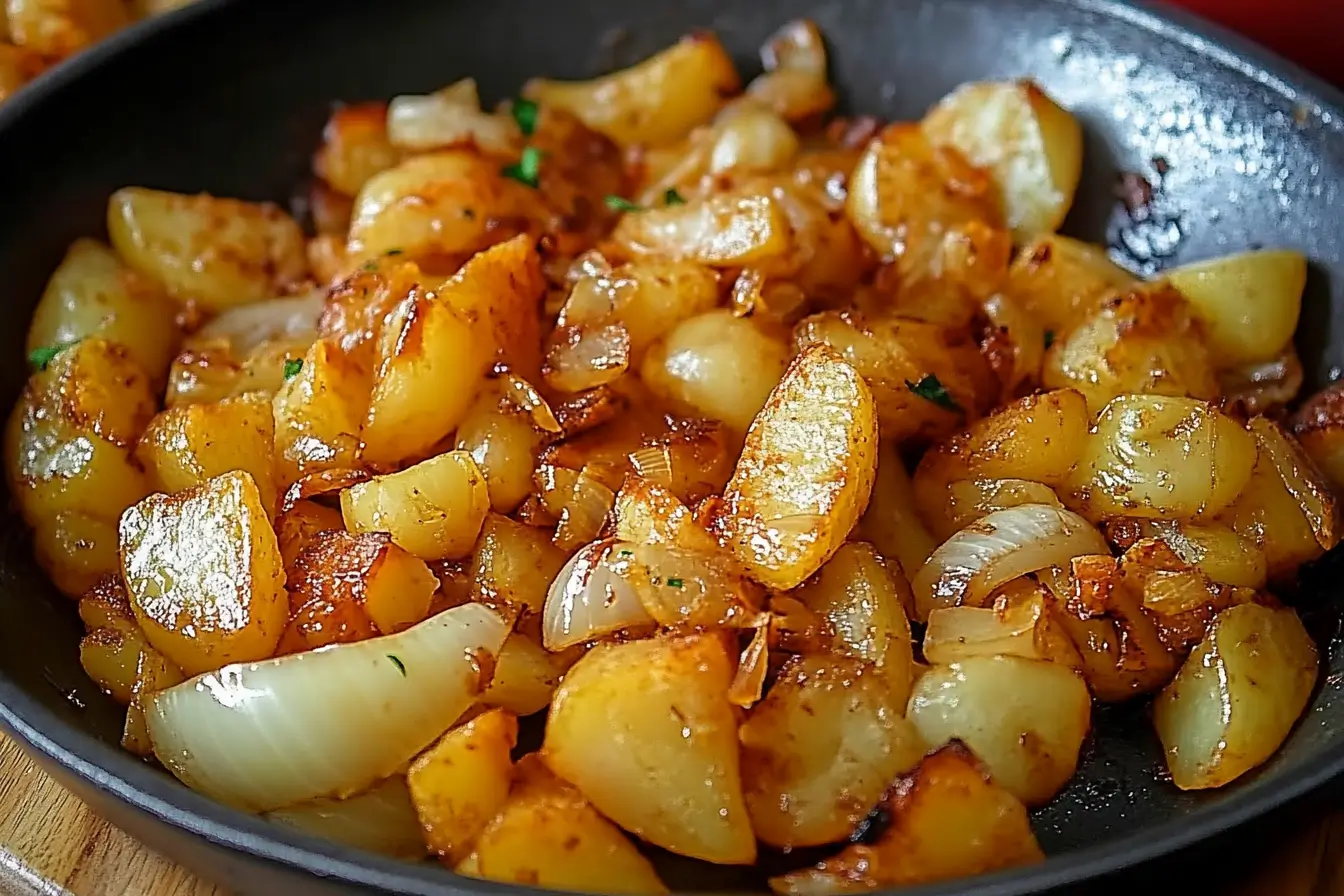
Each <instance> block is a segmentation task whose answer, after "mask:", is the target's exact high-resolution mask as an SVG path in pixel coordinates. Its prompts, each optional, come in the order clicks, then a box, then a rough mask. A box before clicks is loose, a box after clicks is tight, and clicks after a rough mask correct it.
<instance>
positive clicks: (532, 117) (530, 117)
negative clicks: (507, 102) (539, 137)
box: [509, 97, 537, 137]
mask: <svg viewBox="0 0 1344 896" xmlns="http://www.w3.org/2000/svg"><path fill="white" fill-rule="evenodd" d="M509 111H510V112H512V113H513V120H514V121H516V122H518V129H519V130H521V131H522V132H523V135H524V136H526V137H530V136H532V132H533V131H535V130H536V129H537V104H536V103H534V102H532V101H531V100H525V99H522V98H521V97H520V98H519V99H516V100H514V101H513V106H512V107H511V108H510V109H509Z"/></svg>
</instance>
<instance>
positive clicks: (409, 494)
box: [341, 451, 490, 560]
mask: <svg viewBox="0 0 1344 896" xmlns="http://www.w3.org/2000/svg"><path fill="white" fill-rule="evenodd" d="M489 509H490V495H489V492H488V491H487V490H486V487H485V477H484V476H482V475H481V471H480V470H479V469H478V468H477V467H476V462H475V461H473V460H472V459H471V456H470V455H468V454H467V453H465V452H463V451H450V452H448V453H447V454H440V455H439V456H438V457H432V458H430V459H429V460H426V461H421V462H420V463H418V464H416V465H414V466H411V467H407V468H406V469H404V470H401V471H400V472H397V473H389V474H387V475H386V476H375V477H374V478H373V479H370V480H369V481H368V482H362V483H359V484H357V485H353V486H351V487H350V488H347V489H346V490H345V491H343V492H341V516H342V517H343V518H344V519H345V527H346V528H347V529H349V530H350V531H351V532H387V533H389V534H391V536H392V541H393V543H395V544H397V545H399V546H400V547H402V548H405V549H406V550H408V551H410V552H411V553H412V554H414V555H415V556H417V557H419V558H420V559H421V560H446V559H456V558H458V557H465V556H466V555H467V554H469V553H470V552H471V548H472V545H474V544H475V543H476V536H477V535H479V534H480V532H481V525H482V524H483V523H484V522H485V515H486V513H487V512H488V511H489Z"/></svg>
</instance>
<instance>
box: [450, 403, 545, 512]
mask: <svg viewBox="0 0 1344 896" xmlns="http://www.w3.org/2000/svg"><path fill="white" fill-rule="evenodd" d="M548 423H549V421H548ZM556 435H558V433H555V432H550V431H548V429H547V428H543V427H542V426H541V425H539V423H538V420H537V418H536V415H535V414H534V413H533V412H531V411H529V410H526V409H524V408H521V407H519V406H518V404H517V402H516V398H515V396H514V394H513V390H512V389H511V388H510V386H509V384H508V381H507V380H506V379H505V378H499V379H494V380H487V381H486V382H485V383H484V384H483V385H482V387H481V391H480V392H479V393H478V394H477V396H476V401H475V403H473V404H472V406H471V407H470V408H468V409H467V412H466V415H465V416H463V418H462V422H461V423H459V424H458V427H457V434H456V438H457V450H459V451H465V452H467V453H468V454H470V455H471V458H472V460H474V461H476V466H477V467H479V468H480V470H481V474H482V475H484V476H485V485H486V489H487V490H488V491H489V492H490V507H491V509H493V510H494V511H495V512H496V513H510V512H512V511H513V510H516V509H517V507H518V505H519V504H521V503H523V501H524V499H526V498H527V496H528V495H529V494H531V492H532V472H533V470H535V469H536V466H537V458H538V456H539V455H540V454H541V449H542V447H543V446H545V444H546V443H547V442H548V441H549V440H550V439H551V438H553V437H555V436H556Z"/></svg>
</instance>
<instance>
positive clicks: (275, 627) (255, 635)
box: [120, 471, 289, 675]
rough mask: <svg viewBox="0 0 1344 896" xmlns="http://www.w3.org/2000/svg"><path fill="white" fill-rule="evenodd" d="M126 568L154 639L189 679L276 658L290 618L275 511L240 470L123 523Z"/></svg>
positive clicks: (130, 514) (164, 499)
mask: <svg viewBox="0 0 1344 896" xmlns="http://www.w3.org/2000/svg"><path fill="white" fill-rule="evenodd" d="M120 536H121V557H122V572H123V575H124V576H125V579H126V590H127V592H128V593H129V595H130V599H131V606H132V607H133V608H134V610H135V617H136V620H137V621H138V622H139V623H140V625H141V627H142V628H143V629H144V630H145V636H146V637H147V638H148V639H149V643H150V644H152V645H154V647H155V648H157V649H158V650H159V651H161V652H162V653H163V654H164V655H165V656H167V657H168V659H169V660H171V661H172V662H173V663H174V664H176V665H177V666H178V667H179V668H180V669H181V670H182V671H183V672H185V673H186V674H187V675H198V674H200V673H202V672H208V671H211V670H214V669H218V668H220V667H221V666H225V665H228V664H229V663H244V662H251V661H254V660H260V659H265V658H267V657H269V656H271V654H272V652H273V651H274V650H275V645H276V643H277V642H278V641H279V639H280V633H281V631H282V630H283V629H284V627H285V620H286V618H287V617H288V615H289V614H288V610H289V600H288V598H287V596H286V595H285V570H284V567H283V566H282V565H281V560H280V549H279V545H278V544H277V543H276V540H275V530H274V529H272V528H271V523H270V519H269V517H268V516H267V513H266V507H265V505H264V504H263V503H262V498H261V494H260V493H259V492H258V491H257V486H256V483H255V482H254V481H253V479H252V477H251V475H250V474H248V473H244V472H240V471H233V472H229V473H224V474H223V475H220V476H216V477H215V478H214V479H211V480H209V481H208V482H206V483H204V484H203V485H199V486H196V487H194V488H190V489H187V490H186V491H184V492H180V493H178V494H176V495H162V494H157V495H150V496H149V497H148V498H145V499H144V500H143V501H141V502H140V503H139V504H136V505H135V506H133V507H131V508H129V509H128V510H127V511H126V513H125V514H123V515H122V518H121V526H120Z"/></svg>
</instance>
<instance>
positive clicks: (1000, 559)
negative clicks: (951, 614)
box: [911, 504, 1110, 621]
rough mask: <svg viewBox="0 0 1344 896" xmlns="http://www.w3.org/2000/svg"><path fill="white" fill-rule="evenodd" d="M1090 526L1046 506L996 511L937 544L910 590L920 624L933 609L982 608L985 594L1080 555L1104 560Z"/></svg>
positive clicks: (1103, 541) (1097, 534)
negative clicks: (912, 591) (1028, 574)
mask: <svg viewBox="0 0 1344 896" xmlns="http://www.w3.org/2000/svg"><path fill="white" fill-rule="evenodd" d="M1109 553H1110V548H1109V547H1108V546H1107V544H1106V539H1104V538H1102V537H1101V533H1100V532H1098V531H1097V530H1096V529H1095V528H1093V526H1092V524H1091V523H1089V522H1088V521H1087V520H1085V519H1083V518H1082V517H1081V516H1079V515H1078V514H1076V513H1073V512H1072V511H1068V510H1064V509H1062V508H1059V507H1051V506H1049V505H1046V504H1022V505H1019V506H1017V507H1010V508H1008V509H1007V510H997V511H995V512H994V513H991V514H989V515H988V516H986V517H984V518H982V519H980V520H977V521H976V522H974V523H972V524H971V525H969V526H967V527H966V528H965V529H962V530H961V531H960V532H958V533H957V534H955V535H953V536H952V537H951V538H949V539H948V540H947V541H946V542H944V543H943V545H942V546H941V547H939V548H938V549H937V550H936V551H934V552H933V555H932V556H931V557H929V560H928V562H927V563H925V564H924V566H923V567H922V568H921V569H920V571H919V573H918V574H917V575H916V576H915V579H914V581H913V582H912V583H911V585H912V586H913V588H914V592H915V611H916V613H917V614H918V616H919V618H920V621H924V620H927V619H928V618H929V611H931V610H933V609H935V608H937V607H958V606H972V607H979V606H983V605H984V603H985V600H986V598H988V597H989V595H990V593H991V592H993V591H994V589H995V588H998V587H999V586H1000V585H1002V584H1004V583H1005V582H1009V581H1011V580H1013V579H1015V578H1017V577H1018V576H1022V575H1026V574H1027V573H1029V572H1035V571H1036V570H1038V569H1044V568H1045V567H1047V566H1063V567H1067V566H1068V565H1069V561H1070V560H1072V559H1073V558H1074V557H1077V556H1079V555H1081V554H1109Z"/></svg>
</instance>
